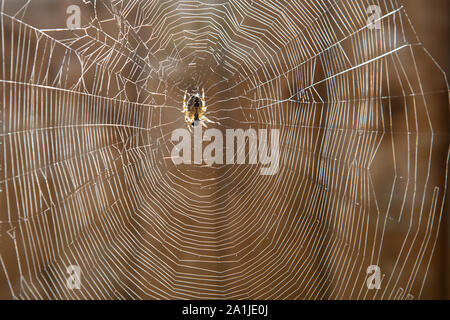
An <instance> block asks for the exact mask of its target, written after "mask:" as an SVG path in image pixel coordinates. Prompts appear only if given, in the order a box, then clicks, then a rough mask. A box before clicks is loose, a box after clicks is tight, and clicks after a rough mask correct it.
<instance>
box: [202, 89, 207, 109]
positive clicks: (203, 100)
mask: <svg viewBox="0 0 450 320" xmlns="http://www.w3.org/2000/svg"><path fill="white" fill-rule="evenodd" d="M202 110H203V112H206V102H205V88H202Z"/></svg>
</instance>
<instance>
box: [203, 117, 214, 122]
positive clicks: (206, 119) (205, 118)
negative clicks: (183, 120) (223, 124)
mask: <svg viewBox="0 0 450 320" xmlns="http://www.w3.org/2000/svg"><path fill="white" fill-rule="evenodd" d="M202 120H204V121H206V122H209V123H215V122H214V121H212V120H209V119H208V118H207V117H205V116H203V118H202Z"/></svg>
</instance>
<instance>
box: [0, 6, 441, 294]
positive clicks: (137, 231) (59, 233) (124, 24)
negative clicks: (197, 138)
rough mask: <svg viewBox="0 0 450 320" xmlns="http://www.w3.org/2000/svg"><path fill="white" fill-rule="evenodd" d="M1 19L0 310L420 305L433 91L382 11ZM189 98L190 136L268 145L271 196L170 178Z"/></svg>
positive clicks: (408, 42)
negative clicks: (274, 138) (374, 25)
mask: <svg viewBox="0 0 450 320" xmlns="http://www.w3.org/2000/svg"><path fill="white" fill-rule="evenodd" d="M70 4H77V5H78V6H79V7H80V8H81V26H80V28H77V29H74V30H69V29H68V28H67V27H66V20H67V17H68V15H67V13H66V9H67V7H68V6H69V5H70ZM373 4H375V5H378V6H379V7H380V8H381V12H382V14H381V17H380V20H379V21H380V23H381V29H371V28H369V27H368V22H367V21H368V13H367V8H368V7H369V6H370V5H373ZM0 14H1V15H0V24H1V43H0V46H1V55H2V63H1V66H0V68H1V73H0V74H1V79H0V84H1V85H0V92H1V102H0V103H1V106H0V112H1V114H0V120H1V121H2V122H1V125H0V127H1V129H0V130H1V131H0V150H2V151H1V152H2V153H1V161H0V165H1V167H0V180H1V181H0V190H1V191H0V296H3V297H9V298H14V299H67V298H71V299H108V298H119V299H142V298H158V299H160V298H162V299H166V298H171V299H179V298H181V299H184V298H202V299H345V298H353V299H374V298H375V299H388V298H389V299H409V298H421V297H422V295H423V290H424V287H426V284H427V283H428V282H429V281H430V280H429V279H427V275H428V274H429V273H430V272H433V270H434V269H433V268H434V267H433V263H432V257H433V253H434V251H435V249H436V245H437V240H438V236H439V234H440V231H442V230H440V226H441V222H442V220H443V206H444V200H445V194H446V185H447V184H446V182H447V171H446V166H447V165H448V119H449V114H448V111H449V108H448V102H449V100H448V92H449V91H448V83H447V79H446V77H445V74H444V73H443V71H442V70H441V69H440V67H439V66H438V65H437V64H436V62H435V61H434V60H433V58H432V57H431V56H430V55H429V54H428V52H427V51H426V50H425V49H424V48H423V46H422V45H421V43H420V41H419V40H418V38H417V36H416V33H415V32H414V29H413V27H412V26H411V24H410V23H409V20H408V17H407V15H406V12H405V10H404V9H403V7H402V6H401V4H399V3H398V2H397V1H389V0H386V1H373V2H368V1H355V0H351V1H350V0H349V1H344V0H342V1H327V0H324V1H306V0H305V1H288V2H277V1H246V0H230V1H212V0H208V1H206V0H202V1H164V2H162V1H156V0H153V1H152V0H148V1H146V0H142V1H136V0H122V1H120V0H111V1H106V0H105V1H73V2H69V1H35V0H31V1H30V0H28V1H26V0H20V1H6V0H3V1H1V13H0ZM430 70H431V71H432V72H433V74H434V81H424V80H423V79H424V72H425V71H430ZM201 88H205V92H206V103H207V106H208V111H207V116H208V118H210V119H211V120H213V121H215V122H216V123H217V124H216V125H210V126H211V127H214V128H217V129H220V130H222V131H224V130H226V129H231V128H243V129H248V128H255V129H262V128H264V129H266V128H269V129H280V133H281V138H280V141H281V145H280V168H279V171H278V173H277V174H276V175H273V176H262V175H260V174H259V172H260V170H259V169H260V168H261V165H214V166H211V167H208V166H206V165H179V166H175V165H174V164H173V163H172V161H171V159H170V151H171V150H172V148H173V143H172V141H171V139H170V137H171V133H172V131H173V130H174V129H176V128H185V127H186V125H185V123H184V118H183V114H182V113H181V112H180V110H181V107H182V100H183V94H184V90H185V89H189V90H200V89H201ZM70 265H77V266H79V267H80V268H81V289H79V290H70V289H69V288H68V286H67V278H68V274H67V267H68V266H70ZM370 265H377V266H379V268H380V270H381V278H382V281H381V288H380V290H369V289H368V287H367V285H366V280H367V277H368V274H367V273H366V270H367V268H368V267H369V266H370Z"/></svg>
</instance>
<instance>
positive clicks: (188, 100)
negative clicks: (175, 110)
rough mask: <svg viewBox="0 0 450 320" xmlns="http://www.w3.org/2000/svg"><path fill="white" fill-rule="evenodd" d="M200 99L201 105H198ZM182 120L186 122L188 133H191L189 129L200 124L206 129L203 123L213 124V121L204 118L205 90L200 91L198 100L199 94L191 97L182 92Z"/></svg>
mask: <svg viewBox="0 0 450 320" xmlns="http://www.w3.org/2000/svg"><path fill="white" fill-rule="evenodd" d="M188 96H189V97H188ZM200 99H201V104H200ZM182 112H183V113H184V120H185V121H186V123H187V125H188V128H189V131H191V132H192V129H191V127H196V126H197V125H198V124H199V123H201V124H202V125H203V126H204V127H206V124H205V121H206V122H209V123H214V121H211V120H209V119H208V118H207V117H206V116H205V113H206V103H205V89H202V96H201V98H200V93H198V92H197V93H195V94H193V95H191V94H189V95H188V93H187V89H186V91H184V99H183V111H182Z"/></svg>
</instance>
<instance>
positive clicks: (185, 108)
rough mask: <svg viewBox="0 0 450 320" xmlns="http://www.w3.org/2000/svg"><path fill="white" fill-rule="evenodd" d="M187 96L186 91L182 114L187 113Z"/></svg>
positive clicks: (185, 92)
mask: <svg viewBox="0 0 450 320" xmlns="http://www.w3.org/2000/svg"><path fill="white" fill-rule="evenodd" d="M186 96H187V89H186V90H185V91H184V98H183V111H181V112H186V111H187V106H186Z"/></svg>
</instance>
